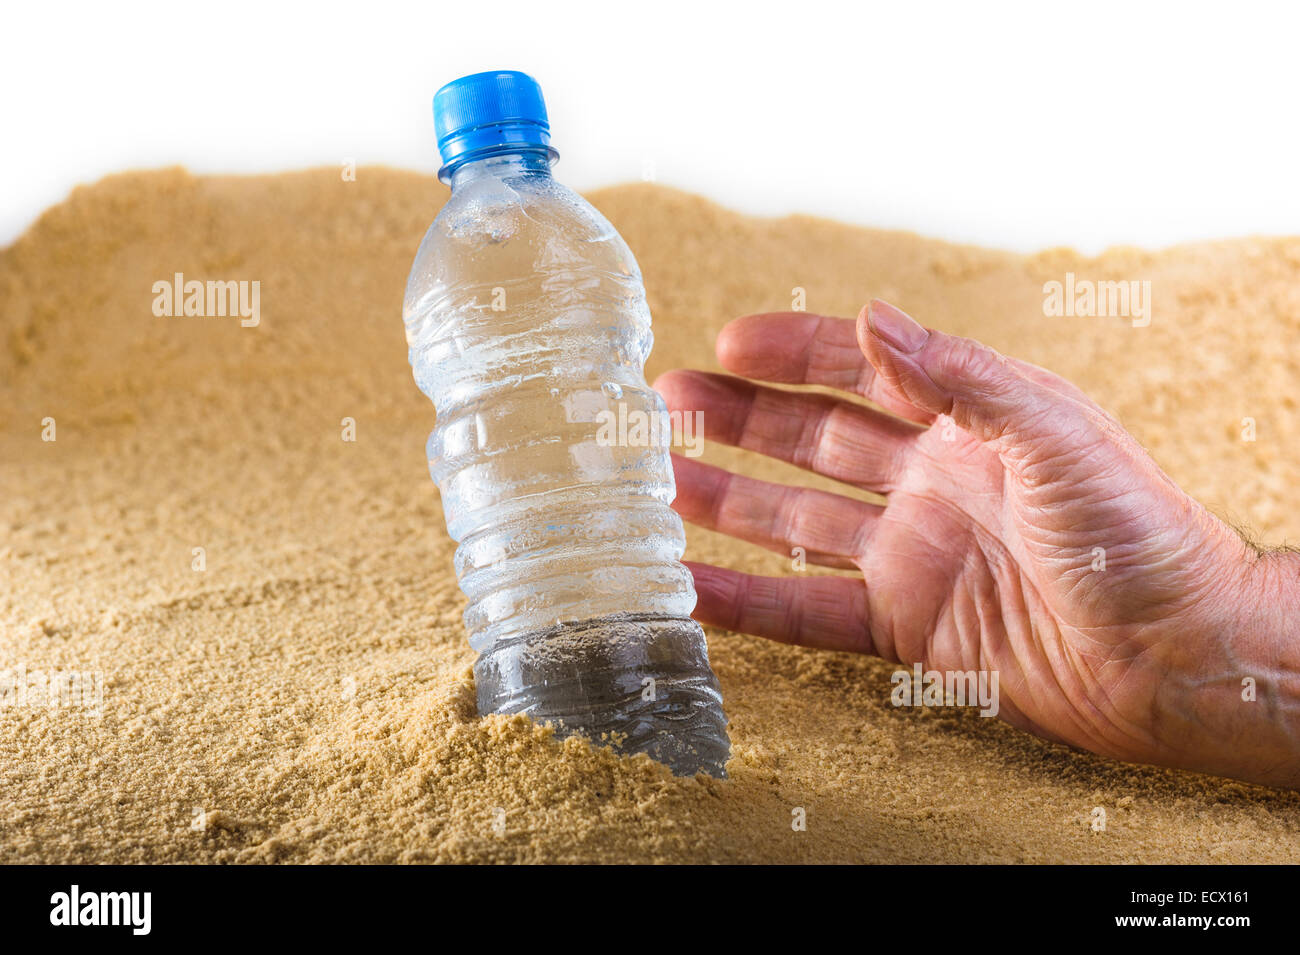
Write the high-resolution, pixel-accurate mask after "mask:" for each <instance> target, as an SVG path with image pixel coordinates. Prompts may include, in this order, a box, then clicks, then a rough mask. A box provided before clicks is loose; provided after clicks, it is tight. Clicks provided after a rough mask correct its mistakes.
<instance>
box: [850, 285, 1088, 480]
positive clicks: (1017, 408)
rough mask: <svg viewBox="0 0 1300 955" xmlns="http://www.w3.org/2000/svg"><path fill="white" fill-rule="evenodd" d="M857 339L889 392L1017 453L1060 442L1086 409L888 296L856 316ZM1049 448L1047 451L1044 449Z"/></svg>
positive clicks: (1026, 454) (1073, 429)
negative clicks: (926, 324)
mask: <svg viewBox="0 0 1300 955" xmlns="http://www.w3.org/2000/svg"><path fill="white" fill-rule="evenodd" d="M857 332H858V344H859V346H860V347H861V348H862V353H863V354H864V355H865V356H866V358H867V361H869V362H870V363H871V365H872V367H874V368H875V370H876V374H877V376H878V378H879V380H880V383H881V385H882V386H883V390H885V391H886V392H888V393H889V394H890V397H892V398H895V399H897V400H901V401H905V402H907V403H908V404H910V405H912V406H913V407H915V408H917V409H919V410H920V411H923V412H926V413H927V414H930V415H940V414H943V415H948V416H950V417H951V418H952V419H953V422H954V423H955V424H956V425H957V427H959V428H961V429H962V430H964V431H967V432H969V433H970V434H972V435H974V436H975V437H977V438H979V439H980V440H981V441H987V442H990V443H992V444H993V445H994V448H995V449H996V450H998V451H999V452H1002V453H1009V454H1010V455H1011V456H1012V457H1013V458H1018V459H1023V458H1025V457H1029V456H1032V455H1033V454H1034V453H1035V451H1038V450H1045V449H1050V448H1052V447H1054V446H1059V444H1060V442H1061V440H1062V438H1063V437H1064V436H1065V435H1066V434H1069V433H1077V432H1078V430H1079V427H1080V425H1083V424H1085V421H1084V419H1086V414H1085V413H1084V412H1085V409H1084V408H1082V407H1081V406H1080V405H1079V403H1078V402H1076V401H1073V400H1071V399H1069V398H1068V397H1067V396H1065V395H1063V394H1061V393H1059V392H1058V391H1056V390H1055V389H1052V388H1049V387H1047V386H1046V385H1044V384H1043V383H1041V382H1039V381H1035V380H1034V379H1032V378H1030V377H1029V376H1028V375H1026V374H1024V373H1023V372H1022V370H1021V369H1019V368H1017V367H1016V366H1015V365H1014V364H1013V363H1012V362H1011V361H1009V360H1008V359H1007V358H1005V357H1004V356H1002V355H1000V354H999V353H998V352H996V351H994V350H993V349H992V348H989V347H988V346H987V345H982V344H980V343H979V342H977V341H973V340H971V339H969V338H959V337H957V336H955V335H945V334H943V333H942V332H937V331H933V330H930V329H926V328H923V327H921V326H920V325H918V324H917V323H916V322H915V321H914V320H913V319H912V318H911V317H909V316H908V315H907V314H906V313H904V312H903V311H901V310H900V309H897V308H895V307H894V306H893V305H890V304H888V303H887V302H881V301H878V300H873V301H872V302H871V303H870V304H869V305H868V306H867V307H866V308H864V309H863V310H862V313H861V314H860V315H859V316H858V326H857ZM1048 453H1050V451H1049V452H1048Z"/></svg>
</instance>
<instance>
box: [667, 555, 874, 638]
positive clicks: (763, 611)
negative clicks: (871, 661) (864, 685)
mask: <svg viewBox="0 0 1300 955" xmlns="http://www.w3.org/2000/svg"><path fill="white" fill-rule="evenodd" d="M686 566H687V567H688V568H690V571H691V573H692V574H694V575H695V592H696V593H697V594H698V595H699V603H697V604H696V607H695V619H697V620H699V621H700V622H701V623H706V624H711V625H713V626H717V627H724V628H726V629H728V630H735V631H738V632H740V633H751V634H754V635H755V636H759V637H767V638H768V639H770V640H777V641H780V642H781V643H793V644H798V645H799V646H805V647H815V648H818V649H821V650H847V651H850V652H853V653H871V654H877V653H878V651H877V649H876V646H875V643H874V641H873V640H872V639H871V626H870V619H869V618H870V614H869V612H868V609H869V608H868V605H867V587H866V584H864V583H863V582H862V581H861V580H859V579H854V578H851V577H755V576H752V575H750V574H742V573H739V572H737V571H734V570H727V569H726V568H723V567H714V566H712V565H710V564H696V563H690V562H688V563H687V564H686Z"/></svg>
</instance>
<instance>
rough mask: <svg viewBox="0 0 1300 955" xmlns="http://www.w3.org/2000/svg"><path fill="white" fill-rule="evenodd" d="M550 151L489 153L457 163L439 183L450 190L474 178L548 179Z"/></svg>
mask: <svg viewBox="0 0 1300 955" xmlns="http://www.w3.org/2000/svg"><path fill="white" fill-rule="evenodd" d="M553 152H554V151H553V150H548V149H547V148H546V147H544V146H543V147H537V148H525V149H518V150H515V151H512V152H501V153H493V154H492V155H489V156H483V157H482V158H480V159H471V160H468V161H467V162H463V163H459V164H458V165H456V166H455V168H453V169H451V170H450V171H447V170H444V171H443V173H444V174H443V177H442V179H443V181H444V182H446V183H448V184H449V185H450V186H451V188H452V191H453V192H454V191H456V189H458V188H460V187H461V186H463V185H465V184H466V183H468V182H473V181H474V180H476V179H483V178H485V177H491V178H493V179H517V178H519V177H521V176H543V177H545V178H547V179H549V178H550V176H551V162H552V161H553V159H552V153H553Z"/></svg>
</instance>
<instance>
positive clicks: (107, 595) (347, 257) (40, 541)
mask: <svg viewBox="0 0 1300 955" xmlns="http://www.w3.org/2000/svg"><path fill="white" fill-rule="evenodd" d="M444 197H445V190H444V189H443V187H442V186H440V185H439V184H438V183H437V182H436V181H435V180H434V179H433V178H432V177H428V176H423V175H416V174H412V173H403V172H394V171H389V170H383V169H362V170H360V172H359V174H358V176H357V181H355V182H345V181H343V180H342V179H341V177H340V176H339V174H338V172H337V171H336V170H319V171H310V172H304V173H295V174H290V175H280V176H266V177H257V178H227V177H203V178H196V177H192V176H190V175H189V174H187V173H185V172H183V171H179V170H165V171H158V172H147V173H130V174H125V175H121V176H116V177H112V178H110V179H107V180H105V181H103V182H100V183H98V184H96V185H94V186H90V187H86V188H81V189H78V190H77V191H76V192H74V193H73V195H72V196H71V197H70V198H69V199H68V200H67V201H66V202H64V203H62V204H61V205H59V206H57V207H56V208H53V209H51V210H50V211H49V212H48V213H46V214H45V215H44V217H42V218H41V220H40V221H39V222H38V223H37V224H36V225H35V226H33V227H32V229H31V230H30V231H29V232H28V233H27V234H26V235H25V236H23V237H22V238H21V239H20V240H19V241H18V242H16V243H15V244H14V245H13V246H11V247H10V248H8V249H6V250H4V251H3V253H0V342H2V343H3V344H2V347H0V394H2V395H3V402H0V482H2V488H3V493H0V519H2V520H3V525H0V526H2V527H3V531H2V534H0V628H2V630H0V670H4V669H5V668H9V669H10V670H11V671H13V670H14V669H15V668H18V667H23V668H25V672H27V673H29V674H32V673H38V672H42V673H47V674H48V673H78V674H87V675H88V676H87V677H86V679H87V681H88V684H87V685H90V684H92V683H93V679H94V678H93V674H100V675H101V677H102V713H101V714H100V715H95V714H94V713H90V712H87V711H86V708H85V707H77V706H65V707H61V708H52V707H50V706H48V705H42V704H39V703H33V702H32V701H31V700H28V701H27V704H26V705H13V701H11V702H10V705H6V706H4V707H3V708H0V766H3V774H4V787H3V788H4V798H3V799H2V800H0V859H3V861H6V862H24V861H47V862H63V861H117V862H128V861H199V862H207V861H222V862H267V861H288V862H304V861H570V860H582V861H620V860H645V861H650V860H654V861H783V860H790V861H817V860H823V861H886V862H950V861H951V862H958V861H961V862H965V861H999V862H1010V861H1029V862H1055V861H1076V862H1120V861H1123V862H1164V861H1211V862H1217V861H1222V862H1252V861H1260V862H1263V861H1268V862H1297V861H1300V795H1296V794H1290V793H1283V792H1275V791H1269V790H1265V789H1259V788H1254V787H1250V786H1246V785H1242V784H1239V783H1234V782H1229V781H1224V780H1217V779H1210V778H1206V777H1200V776H1193V775H1189V774H1184V773H1176V772H1171V771H1162V770H1155V769H1149V768H1141V767H1134V766H1128V765H1123V764H1118V763H1114V762H1111V761H1107V760H1102V759H1098V758H1095V757H1092V756H1090V755H1087V754H1082V753H1077V752H1073V751H1070V750H1068V749H1065V748H1063V747H1060V746H1056V745H1052V744H1048V743H1044V742H1040V741H1038V740H1035V739H1033V738H1030V737H1027V736H1025V735H1023V734H1021V733H1019V732H1017V731H1015V730H1013V729H1011V728H1009V727H1007V726H1005V725H1002V724H1001V723H998V722H996V721H993V720H985V719H981V718H980V717H978V716H977V715H976V714H975V713H974V712H970V711H961V710H952V709H944V710H909V709H895V708H894V707H893V706H891V705H890V702H889V691H890V689H891V686H890V683H889V674H890V673H891V672H892V670H893V669H894V667H893V666H892V665H888V664H883V663H880V662H878V661H873V660H869V659H865V658H858V657H850V656H846V655H838V654H826V653H815V652H811V651H804V650H799V649H794V648H789V647H783V646H777V645H773V644H770V643H767V642H764V641H761V640H758V639H754V638H750V637H744V636H739V635H736V634H731V633H726V632H722V631H717V630H710V632H709V638H710V644H711V647H712V654H713V658H714V662H715V667H716V669H717V672H718V675H719V678H720V679H721V682H722V686H723V691H724V694H725V696H726V702H727V712H728V714H729V716H730V717H731V720H732V725H731V737H732V740H733V742H734V747H735V748H734V759H733V761H732V763H731V765H730V774H731V779H730V781H727V782H717V781H711V780H680V779H675V778H673V777H671V776H670V775H668V773H667V772H666V771H665V770H663V769H662V768H660V767H658V766H657V765H655V764H653V763H650V762H649V761H647V760H645V759H644V758H642V759H637V760H620V759H617V758H615V757H614V756H612V755H611V754H610V753H609V752H608V751H604V750H595V749H592V748H591V747H589V746H588V745H586V744H585V743H582V742H580V741H576V740H568V741H565V742H564V743H557V742H555V741H554V740H552V739H551V737H550V735H549V733H548V732H547V731H546V730H544V729H540V728H537V727H534V726H532V725H531V724H530V723H528V722H527V721H526V720H522V719H499V718H496V719H489V720H484V721H479V720H477V719H476V718H475V717H474V714H473V687H472V683H471V677H470V672H469V665H470V663H471V662H472V655H471V652H470V651H469V649H468V647H467V646H466V645H465V642H464V634H463V630H462V628H461V623H460V613H461V611H462V609H463V600H462V597H461V595H460V592H459V591H458V589H457V587H456V583H455V579H454V577H453V575H452V564H451V555H452V544H451V542H450V541H449V540H448V538H447V537H446V534H445V532H444V530H443V522H442V516H441V512H440V508H439V502H438V496H437V491H436V488H435V487H434V486H433V484H432V483H431V482H430V481H429V478H428V474H427V471H426V466H425V461H424V440H425V437H426V436H427V434H428V432H429V430H430V429H431V428H432V425H433V409H432V406H431V405H429V403H428V402H427V401H426V399H425V398H424V397H423V396H422V395H421V394H420V393H419V392H418V391H417V390H416V388H415V386H414V384H413V382H412V380H411V376H410V372H409V369H408V367H407V365H406V346H405V341H404V338H403V330H402V323H401V317H400V310H401V298H402V291H403V286H404V282H405V277H406V272H407V269H408V267H409V265H410V262H411V258H412V256H413V254H414V251H415V248H416V246H417V245H418V242H419V239H420V237H421V235H422V234H423V232H424V229H425V228H426V227H427V225H428V223H429V222H430V221H431V220H432V218H433V216H434V215H435V213H436V212H437V209H438V207H439V205H440V204H441V202H442V201H443V199H444ZM591 199H592V201H593V202H594V203H595V204H596V205H597V206H598V207H599V208H600V209H601V210H602V211H604V212H605V213H606V214H607V215H608V216H609V217H610V218H611V219H612V221H613V222H614V224H615V225H616V226H617V227H618V228H619V229H620V231H622V233H623V235H624V236H625V238H626V239H627V241H628V242H629V244H630V245H631V246H632V248H633V250H634V251H635V252H636V254H637V256H638V257H639V259H640V262H641V265H642V268H643V270H644V273H645V279H646V285H647V287H648V290H649V296H650V304H651V307H652V309H653V312H654V316H655V328H656V336H657V345H656V347H655V351H654V354H653V356H652V358H651V362H650V366H649V368H648V373H649V376H650V377H651V378H652V379H653V376H654V375H655V374H657V373H659V372H661V371H663V370H665V369H667V368H669V367H673V366H679V365H686V366H695V367H706V368H716V367H717V366H716V362H715V361H714V359H713V354H712V342H713V337H714V335H715V334H716V332H717V330H718V329H719V328H720V327H721V326H722V325H723V324H724V323H725V322H726V321H727V320H728V319H729V318H731V317H733V316H735V315H738V314H743V313H746V312H753V311H766V310H783V309H788V308H789V307H790V306H791V299H792V294H793V293H792V290H793V289H795V288H796V287H797V288H801V289H803V290H804V291H805V293H806V298H807V307H808V309H809V310H810V311H819V312H825V313H831V314H843V315H853V314H856V312H857V310H858V309H859V308H860V307H861V305H862V303H863V302H865V301H866V300H867V299H868V298H869V297H872V296H878V297H883V298H887V299H889V300H891V301H895V302H897V303H898V304H899V305H900V306H902V307H903V308H906V309H907V310H908V311H909V312H911V313H912V314H913V315H915V316H917V317H918V318H919V319H920V320H922V321H924V322H927V323H928V324H931V325H934V326H936V327H939V328H942V329H944V330H948V331H952V332H956V333H959V334H965V335H973V336H976V337H979V338H981V339H983V340H984V341H986V342H988V343H989V344H991V345H993V346H995V347H998V348H1000V349H1002V350H1004V351H1007V352H1010V353H1014V354H1016V355H1018V356H1021V357H1024V358H1027V359H1029V360H1031V361H1035V362H1037V363H1039V364H1042V365H1045V366H1047V367H1050V368H1052V369H1053V370H1055V371H1058V372H1060V373H1062V374H1064V375H1066V376H1067V377H1069V378H1071V379H1072V380H1074V381H1075V382H1077V383H1078V384H1079V385H1081V386H1082V387H1083V388H1084V389H1085V390H1087V391H1088V392H1089V393H1090V394H1092V395H1093V396H1094V397H1095V398H1096V399H1097V400H1098V401H1099V402H1100V403H1101V404H1103V405H1104V406H1106V407H1107V408H1108V409H1110V410H1111V411H1113V412H1114V413H1116V414H1117V415H1118V416H1119V417H1120V418H1121V420H1122V421H1123V422H1124V423H1125V424H1126V425H1127V426H1128V427H1129V428H1130V429H1131V430H1132V431H1133V432H1134V433H1135V434H1136V435H1137V436H1138V437H1139V438H1140V439H1141V440H1142V441H1143V443H1144V444H1146V445H1147V446H1148V447H1149V448H1150V449H1151V451H1152V453H1153V454H1154V455H1155V457H1156V459H1157V460H1158V461H1159V462H1160V463H1161V464H1162V465H1163V466H1164V467H1166V468H1167V469H1168V471H1169V472H1170V474H1171V475H1172V476H1173V477H1174V478H1175V479H1176V480H1177V481H1178V482H1180V483H1181V484H1182V485H1183V486H1184V487H1185V488H1187V489H1188V490H1189V491H1190V492H1191V493H1192V494H1194V495H1196V496H1197V497H1198V498H1199V499H1201V500H1202V501H1204V502H1205V503H1206V504H1208V505H1209V506H1210V507H1211V508H1212V509H1214V510H1215V511H1216V512H1217V513H1220V514H1222V515H1224V516H1226V517H1228V518H1230V519H1231V520H1233V521H1235V522H1237V523H1239V524H1242V525H1246V526H1249V527H1251V528H1253V530H1254V532H1255V533H1256V534H1257V535H1259V536H1261V537H1262V538H1263V539H1265V540H1267V541H1269V542H1273V543H1279V542H1282V541H1284V540H1287V539H1290V540H1292V541H1294V540H1295V539H1296V538H1297V536H1300V518H1298V517H1297V516H1296V511H1295V506H1294V498H1293V495H1292V494H1291V493H1290V489H1292V488H1294V487H1296V486H1297V485H1300V423H1298V419H1297V414H1296V410H1297V409H1296V398H1295V384H1296V382H1297V380H1300V374H1298V371H1300V348H1297V342H1300V239H1278V240H1264V239H1251V240H1240V241H1226V242H1220V243H1211V244H1200V245H1191V246H1185V247H1180V248H1176V249H1171V250H1167V251H1163V252H1157V253H1152V252H1145V251H1139V250H1131V249H1117V250H1112V251H1110V252H1108V253H1107V254H1105V255H1103V256H1101V257H1098V258H1091V259H1089V258H1083V257H1080V256H1078V255H1076V254H1074V253H1072V252H1070V251H1067V250H1052V251H1048V252H1044V253H1041V254H1039V255H1035V256H1029V257H1025V256H1019V255H1013V254H1009V253H1003V252H996V251H986V250H981V249H976V248H969V247H957V246H952V245H948V244H945V243H941V242H936V241H932V240H928V239H923V238H920V237H917V236H913V235H908V234H901V233H888V232H879V231H872V230H867V229H859V228H850V227H847V226H844V225H839V224H835V223H831V222H825V221H820V220H814V219H808V218H788V219H780V220H761V219H753V218H747V217H745V216H741V215H737V214H734V213H731V212H728V211H726V210H724V209H721V208H718V207H717V206H714V205H712V204H710V203H708V202H706V201H704V200H702V199H699V198H695V197H692V196H688V195H684V194H681V193H678V192H674V191H671V190H668V189H665V188H662V187H657V186H651V185H638V186H627V187H620V188H616V189H610V190H605V191H601V192H597V193H595V194H594V195H592V196H591ZM178 272H179V273H182V274H184V275H185V276H186V277H187V278H194V279H199V280H208V279H213V280H218V279H220V280H227V279H229V280H239V281H250V282H251V281H257V282H259V283H260V286H259V288H260V322H259V323H258V324H257V325H256V327H244V326H243V325H242V324H241V322H240V320H239V318H238V317H230V316H226V317H212V318H199V317H193V316H191V317H185V316H184V315H181V316H178V317H168V316H161V317H160V316H157V315H155V314H154V311H153V308H152V306H153V302H154V297H155V296H154V292H153V291H152V287H153V285H154V283H155V282H157V281H159V280H166V281H170V280H171V279H172V277H173V276H174V275H175V273H178ZM1066 273H1074V274H1075V275H1076V276H1080V277H1087V278H1088V279H1090V280H1094V281H1104V280H1119V279H1124V280H1129V279H1142V280H1149V281H1150V282H1151V289H1152V293H1151V294H1152V321H1151V323H1150V325H1149V326H1147V327H1139V328H1135V327H1133V326H1132V323H1131V322H1129V321H1127V320H1123V319H1105V318H1086V317H1064V316H1062V317H1047V316H1045V315H1044V313H1043V291H1042V289H1043V284H1044V283H1045V282H1048V281H1053V280H1061V279H1062V278H1063V276H1064V275H1065V274H1066ZM1246 418H1249V419H1253V422H1254V427H1255V440H1253V441H1247V440H1243V439H1242V431H1243V419H1246ZM44 419H53V427H54V428H55V437H56V440H54V441H48V440H42V433H43V430H46V429H48V427H49V425H48V423H46V424H44V425H43V421H44ZM344 419H352V420H353V421H354V422H355V437H356V440H355V441H345V440H343V431H344V428H345V424H344ZM705 460H711V461H714V462H718V463H726V464H730V465H732V466H737V467H743V468H745V469H746V470H747V471H749V472H750V473H755V474H758V475H760V476H765V477H769V478H774V477H781V478H789V477H791V476H794V475H795V472H793V471H792V470H790V469H789V468H787V467H786V466H784V465H779V464H776V463H774V462H771V461H766V460H759V459H756V458H753V457H752V456H744V455H741V454H739V453H736V452H733V451H731V450H730V449H725V448H710V449H709V451H708V453H707V455H706V458H705ZM798 477H799V479H801V480H806V478H804V477H803V476H802V475H800V476H798ZM809 483H816V482H811V481H810V482H809ZM824 486H828V485H824ZM196 548H202V551H201V552H198V553H196V550H195V549H196ZM689 554H690V556H691V557H692V558H694V559H698V560H705V561H711V562H715V563H721V564H726V565H728V566H733V567H739V568H744V569H749V570H753V571H756V572H761V573H772V574H779V573H785V572H788V568H787V563H788V562H787V561H784V560H782V559H781V558H780V557H779V556H776V555H772V554H769V553H766V552H764V551H760V550H758V549H757V548H752V547H749V546H746V545H741V544H737V543H735V542H732V541H729V540H727V539H724V538H721V537H718V536H716V535H712V534H709V533H706V532H701V531H697V530H692V531H691V532H690V550H689ZM200 555H201V558H202V559H201V561H200ZM196 562H200V563H201V565H202V569H195V567H196ZM1096 807H1102V808H1104V809H1105V811H1106V820H1107V823H1106V828H1105V831H1101V832H1098V831H1094V830H1093V828H1092V827H1091V825H1090V822H1091V820H1092V818H1093V810H1094V809H1095V808H1096ZM797 808H802V809H804V810H805V811H806V815H807V830H806V831H803V832H796V831H792V828H791V819H792V812H793V811H794V810H796V809H797Z"/></svg>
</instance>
